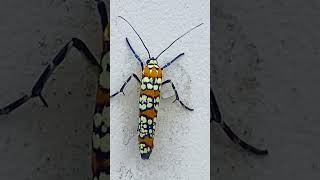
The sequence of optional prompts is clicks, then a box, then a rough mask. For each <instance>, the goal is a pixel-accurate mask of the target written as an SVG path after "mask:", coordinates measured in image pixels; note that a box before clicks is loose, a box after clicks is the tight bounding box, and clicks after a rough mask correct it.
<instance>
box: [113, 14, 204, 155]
mask: <svg viewBox="0 0 320 180" xmlns="http://www.w3.org/2000/svg"><path fill="white" fill-rule="evenodd" d="M119 17H120V18H121V19H123V20H124V21H126V22H127V23H128V24H129V26H130V27H131V28H132V29H133V31H134V32H135V33H136V35H137V36H138V37H139V39H140V41H141V42H142V44H143V46H144V48H145V49H146V50H147V53H148V55H149V58H148V60H147V61H146V65H145V66H144V64H143V61H142V60H141V58H140V57H139V55H138V54H137V53H136V52H135V51H134V49H133V48H132V46H131V45H130V43H129V40H128V38H126V42H127V44H128V46H129V48H130V50H131V51H132V53H133V54H134V56H135V57H136V59H137V60H138V61H139V63H140V65H141V69H142V78H141V80H140V79H139V77H138V76H137V75H136V74H134V73H133V74H132V75H131V76H130V77H129V78H128V79H127V80H126V82H125V83H124V84H123V85H122V87H121V88H120V90H119V91H118V92H116V93H114V94H113V95H112V96H111V97H114V96H116V95H118V94H119V93H123V94H124V92H123V90H124V88H125V87H126V85H127V84H128V83H129V81H130V80H131V78H132V77H134V78H135V79H136V80H137V81H138V82H139V83H140V85H141V91H140V98H139V110H140V112H139V125H138V132H139V135H138V142H139V150H140V154H141V158H142V159H149V157H150V154H151V152H152V149H153V138H154V132H155V129H156V121H157V114H158V107H159V102H160V89H161V86H163V85H165V84H169V83H170V84H171V86H172V89H173V90H174V92H175V96H176V98H175V101H178V102H179V103H180V104H181V105H182V106H183V107H184V108H185V109H187V110H189V111H193V109H192V108H190V107H188V106H186V105H185V104H184V103H183V102H182V101H181V100H180V98H179V95H178V92H177V90H176V88H175V86H174V84H173V82H172V81H171V80H166V81H163V73H162V71H163V69H165V68H167V67H168V66H170V65H171V64H172V63H173V62H175V61H176V60H177V59H178V58H180V57H181V56H182V55H184V53H181V54H179V55H178V56H176V57H175V58H174V59H173V60H171V61H170V62H168V63H167V64H165V65H164V66H162V67H160V66H159V65H158V61H157V60H158V58H159V57H160V55H161V54H162V53H164V52H165V51H166V50H167V49H169V47H170V46H172V45H173V44H174V43H175V42H176V41H177V40H179V39H180V38H182V37H183V36H184V35H186V34H188V33H189V32H190V31H192V30H193V29H195V28H197V27H199V26H201V25H202V24H203V23H201V24H199V25H197V26H195V27H193V28H192V29H190V30H189V31H187V32H186V33H184V34H183V35H181V36H180V37H178V38H177V39H176V40H174V41H173V42H172V43H171V44H170V45H169V46H168V47H167V48H165V49H164V50H163V51H162V52H161V53H160V54H159V55H158V56H156V58H154V57H151V56H150V52H149V50H148V48H147V47H146V45H145V43H144V42H143V40H142V38H141V37H140V35H139V34H138V33H137V31H136V30H135V29H134V28H133V26H132V25H131V24H130V23H129V22H128V21H127V20H126V19H125V18H123V17H121V16H119ZM175 101H174V102H175Z"/></svg>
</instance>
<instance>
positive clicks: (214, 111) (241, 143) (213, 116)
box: [210, 90, 268, 155]
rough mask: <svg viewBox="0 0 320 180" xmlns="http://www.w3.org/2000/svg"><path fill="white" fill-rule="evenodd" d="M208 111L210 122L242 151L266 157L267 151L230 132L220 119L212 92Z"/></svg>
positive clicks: (211, 92)
mask: <svg viewBox="0 0 320 180" xmlns="http://www.w3.org/2000/svg"><path fill="white" fill-rule="evenodd" d="M210 101H211V102H210V110H211V122H212V121H215V122H216V123H218V124H219V125H220V127H221V128H222V129H223V131H224V132H225V133H226V134H227V135H228V137H229V138H230V139H231V140H232V141H233V142H234V143H236V144H239V146H241V147H242V148H243V149H245V150H248V151H251V152H253V153H254V154H257V155H267V154H268V151H267V150H262V149H258V148H256V147H254V146H252V145H250V144H248V143H246V142H245V141H243V140H242V139H240V138H239V137H238V136H237V135H236V134H235V133H234V132H233V131H232V130H231V128H230V127H229V126H228V125H227V124H226V123H225V122H224V121H222V119H221V113H220V110H219V107H218V104H217V101H216V98H215V96H214V93H213V91H212V90H211V91H210Z"/></svg>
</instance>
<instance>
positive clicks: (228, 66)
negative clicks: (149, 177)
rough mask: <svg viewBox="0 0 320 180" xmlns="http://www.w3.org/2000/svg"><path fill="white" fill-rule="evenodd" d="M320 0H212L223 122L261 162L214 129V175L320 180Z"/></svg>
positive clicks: (220, 178)
mask: <svg viewBox="0 0 320 180" xmlns="http://www.w3.org/2000/svg"><path fill="white" fill-rule="evenodd" d="M319 9H320V2H319V1H316V0H310V1H296V0H292V1H268V0H258V1H257V0H244V1H236V0H228V1H222V0H215V1H211V85H212V87H213V88H214V91H215V95H216V98H217V101H218V104H219V105H220V110H221V113H222V116H223V119H224V120H225V121H226V122H227V123H229V124H230V126H231V128H232V129H233V130H234V131H235V132H236V133H237V134H238V135H239V136H240V137H242V138H243V139H245V140H246V141H247V142H249V143H250V144H253V145H255V146H257V147H261V148H267V149H268V150H269V155H268V156H264V157H259V156H256V155H253V154H251V153H248V152H246V151H244V150H242V149H241V148H240V147H238V146H237V145H235V144H233V143H232V142H231V141H230V140H229V138H228V137H227V136H226V135H225V134H224V132H223V131H222V130H221V129H220V128H219V127H218V126H217V125H216V124H215V123H212V124H211V178H212V179H215V180H225V179H228V180H229V179H230V180H231V179H237V180H239V179H245V180H249V179H252V180H256V179H258V180H267V179H297V180H298V179H319V178H320V173H319V168H320V158H319V154H320V145H319V143H317V142H318V141H319V137H320V130H319V126H320V121H319V115H320V114H319V113H320V111H319V110H318V107H319V104H320V103H319V99H320V95H319V93H318V92H319V90H320V86H318V85H317V80H318V78H319V76H320V72H319V70H318V69H319V66H320V61H319V56H320V54H319V53H320V49H319V47H320V33H319V30H320V22H319V21H318V19H319V18H320V14H319Z"/></svg>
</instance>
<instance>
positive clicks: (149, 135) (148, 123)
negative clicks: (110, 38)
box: [138, 60, 162, 159]
mask: <svg viewBox="0 0 320 180" xmlns="http://www.w3.org/2000/svg"><path fill="white" fill-rule="evenodd" d="M152 61H153V60H151V61H150V63H148V64H147V65H146V66H145V67H144V69H143V74H142V80H141V91H140V98H139V110H140V112H139V125H138V132H139V135H138V141H139V150H140V154H141V158H142V159H149V157H150V154H151V152H152V148H153V137H154V132H155V129H156V120H157V114H158V107H159V102H160V88H161V84H162V70H161V68H159V66H158V65H157V62H156V61H154V63H153V62H152Z"/></svg>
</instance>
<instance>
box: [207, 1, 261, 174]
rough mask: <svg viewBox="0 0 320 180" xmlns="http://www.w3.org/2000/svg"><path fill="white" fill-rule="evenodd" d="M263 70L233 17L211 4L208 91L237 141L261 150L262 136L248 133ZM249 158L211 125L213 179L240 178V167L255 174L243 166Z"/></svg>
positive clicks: (257, 103) (253, 122) (257, 104)
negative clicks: (236, 171)
mask: <svg viewBox="0 0 320 180" xmlns="http://www.w3.org/2000/svg"><path fill="white" fill-rule="evenodd" d="M262 66H263V59H261V57H259V54H258V50H257V47H256V45H255V44H254V43H253V42H252V41H250V40H249V39H248V37H247V36H246V33H245V31H244V29H242V27H241V24H240V23H239V22H238V21H237V19H236V17H234V16H233V15H232V14H228V13H225V12H224V11H223V6H222V5H221V4H218V3H217V2H211V72H210V73H211V88H212V89H213V91H214V92H215V96H216V99H217V103H218V105H219V106H220V111H221V114H222V119H223V120H225V121H226V122H227V123H229V124H230V126H231V128H232V129H233V130H234V131H235V133H236V134H238V135H239V137H240V138H242V139H245V141H248V142H249V144H253V145H255V146H258V147H262V146H263V145H261V144H263V139H262V138H261V137H263V136H262V135H261V136H260V135H259V134H257V133H256V132H255V133H252V134H251V131H252V130H253V129H254V128H256V127H259V126H255V125H257V124H258V122H257V121H258V117H259V114H258V112H260V111H259V108H264V104H263V99H262V98H263V97H261V93H260V92H259V80H258V79H257V74H258V72H259V71H262ZM239 127H240V128H239ZM259 138H261V140H260V141H259V140H258V139H259ZM254 139H256V140H254ZM249 155H252V154H250V153H247V152H245V151H243V150H242V149H241V148H240V147H238V146H237V145H235V144H234V143H233V142H232V141H231V140H230V139H229V138H228V137H227V136H226V135H225V133H224V132H223V131H222V130H221V129H220V128H219V126H218V125H217V124H216V123H212V125H211V177H212V178H214V179H225V178H226V177H228V176H231V177H236V176H239V175H240V176H241V173H239V174H237V173H234V171H235V168H237V167H241V168H240V169H241V170H239V171H246V170H248V171H249V170H250V171H251V172H252V173H254V171H255V170H254V167H252V166H251V165H250V164H248V163H246V161H247V160H246V159H247V156H249ZM230 172H233V173H234V174H232V173H231V174H230Z"/></svg>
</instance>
